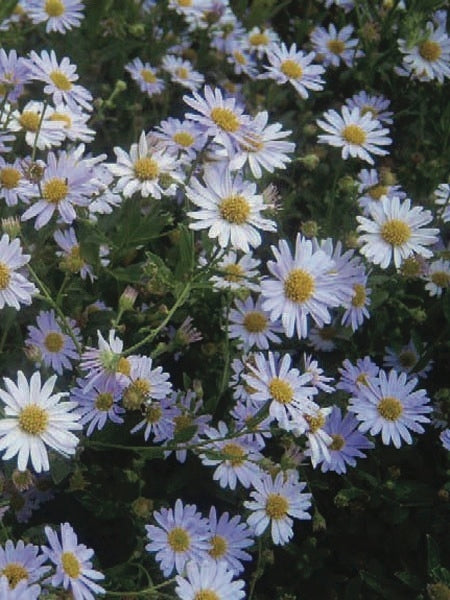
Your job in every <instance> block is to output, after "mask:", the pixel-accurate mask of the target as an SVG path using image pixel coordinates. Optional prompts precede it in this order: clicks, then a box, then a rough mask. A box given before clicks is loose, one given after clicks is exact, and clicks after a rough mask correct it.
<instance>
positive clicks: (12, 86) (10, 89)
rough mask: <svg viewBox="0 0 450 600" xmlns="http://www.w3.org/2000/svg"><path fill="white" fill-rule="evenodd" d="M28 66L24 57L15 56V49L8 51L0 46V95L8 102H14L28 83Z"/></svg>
mask: <svg viewBox="0 0 450 600" xmlns="http://www.w3.org/2000/svg"><path fill="white" fill-rule="evenodd" d="M28 80H29V77H28V68H27V66H26V63H25V62H24V59H23V58H22V57H18V56H17V52H16V50H10V51H9V52H8V53H6V52H5V50H4V49H3V48H0V96H3V98H4V99H6V98H7V99H8V100H9V102H16V101H17V99H18V98H19V97H20V96H21V95H22V94H23V90H24V86H25V84H26V83H28Z"/></svg>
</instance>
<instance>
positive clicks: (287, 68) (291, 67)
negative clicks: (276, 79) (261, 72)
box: [280, 59, 303, 79]
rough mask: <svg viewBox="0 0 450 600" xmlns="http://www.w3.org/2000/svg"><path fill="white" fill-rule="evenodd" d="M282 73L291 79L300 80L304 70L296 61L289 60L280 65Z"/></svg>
mask: <svg viewBox="0 0 450 600" xmlns="http://www.w3.org/2000/svg"><path fill="white" fill-rule="evenodd" d="M280 69H281V72H282V73H283V74H284V75H286V77H289V78H290V79H300V77H301V76H302V75H303V69H302V68H301V66H300V65H298V64H297V63H296V62H295V61H293V60H290V59H287V60H284V61H283V62H282V63H281V65H280Z"/></svg>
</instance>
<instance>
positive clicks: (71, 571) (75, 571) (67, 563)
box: [61, 552, 81, 579]
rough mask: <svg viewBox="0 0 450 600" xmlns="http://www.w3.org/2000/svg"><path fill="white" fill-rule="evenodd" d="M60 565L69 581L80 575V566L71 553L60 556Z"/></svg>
mask: <svg viewBox="0 0 450 600" xmlns="http://www.w3.org/2000/svg"><path fill="white" fill-rule="evenodd" d="M61 565H62V568H63V569H64V572H65V573H67V575H68V576H69V577H70V578H71V579H76V578H77V577H79V576H80V574H81V564H80V561H79V560H78V558H77V557H76V556H75V554H74V553H73V552H63V553H62V554H61Z"/></svg>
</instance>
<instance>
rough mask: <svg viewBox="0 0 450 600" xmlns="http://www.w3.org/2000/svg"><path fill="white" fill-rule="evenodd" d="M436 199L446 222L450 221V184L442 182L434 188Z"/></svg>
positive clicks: (441, 215) (442, 217)
mask: <svg viewBox="0 0 450 600" xmlns="http://www.w3.org/2000/svg"><path fill="white" fill-rule="evenodd" d="M434 201H435V202H436V204H437V205H438V206H439V207H442V208H439V214H440V217H441V219H442V220H443V221H444V223H448V222H449V221H450V184H449V183H441V184H439V185H438V186H437V188H436V189H435V190H434Z"/></svg>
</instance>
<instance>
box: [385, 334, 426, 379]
mask: <svg viewBox="0 0 450 600" xmlns="http://www.w3.org/2000/svg"><path fill="white" fill-rule="evenodd" d="M385 352H386V354H385V356H384V357H383V366H384V367H389V368H390V369H395V370H396V371H398V372H402V373H406V374H407V375H411V374H413V375H417V377H428V373H429V372H430V371H431V369H432V368H433V361H428V362H427V363H426V364H425V365H424V366H423V368H422V369H421V370H420V371H416V366H417V365H418V363H419V362H420V360H421V358H422V357H421V353H420V352H419V351H418V349H417V348H416V345H415V344H414V340H413V339H412V338H411V339H410V340H409V342H408V343H407V344H406V345H405V346H403V347H402V348H400V349H399V350H398V351H396V350H395V349H394V348H390V347H389V346H386V348H385ZM425 353H426V346H425V345H424V346H423V347H422V354H425Z"/></svg>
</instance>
